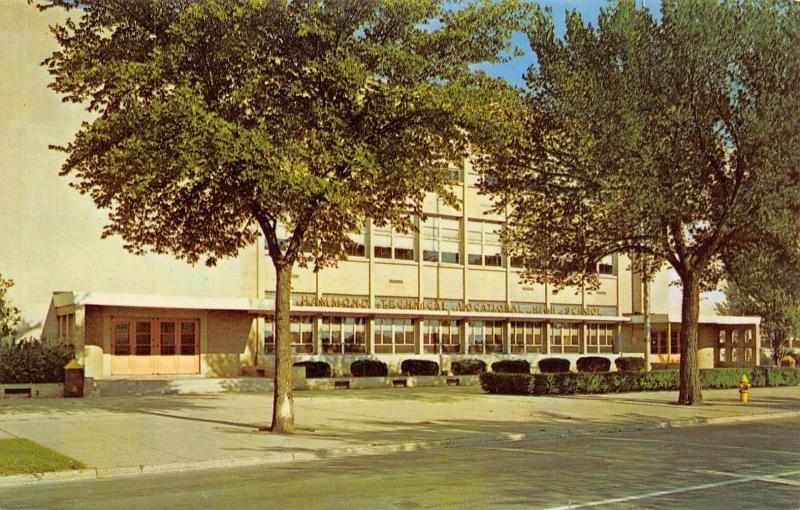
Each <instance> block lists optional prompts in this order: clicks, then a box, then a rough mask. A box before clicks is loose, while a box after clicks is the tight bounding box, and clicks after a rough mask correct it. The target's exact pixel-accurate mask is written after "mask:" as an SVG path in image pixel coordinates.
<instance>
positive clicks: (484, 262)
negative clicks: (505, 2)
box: [0, 1, 759, 378]
mask: <svg viewBox="0 0 800 510" xmlns="http://www.w3.org/2000/svg"><path fill="white" fill-rule="evenodd" d="M61 19H63V13H61V12H58V10H55V9H54V10H51V11H46V12H45V13H38V12H36V11H35V10H34V9H32V8H30V7H29V6H27V5H26V3H25V2H22V1H20V2H5V3H0V25H1V26H3V27H4V30H3V31H0V118H3V119H4V120H3V122H2V123H0V177H2V182H3V183H4V184H5V185H6V186H7V188H6V190H5V194H4V200H2V201H0V240H1V241H2V242H0V273H2V274H3V275H4V276H5V277H10V278H13V279H14V280H15V281H16V283H17V285H16V286H15V287H14V288H13V289H12V292H11V298H12V299H13V300H14V302H15V303H16V304H17V305H18V306H19V307H20V308H21V309H22V313H23V317H24V320H25V322H24V324H23V327H22V331H23V333H28V334H38V333H39V332H41V333H42V334H44V335H45V336H49V337H54V338H59V339H61V340H63V341H65V342H68V343H71V344H73V345H75V346H76V352H77V354H78V356H79V358H80V359H81V361H82V362H83V363H84V364H85V366H86V371H87V375H88V376H90V377H96V378H104V377H116V376H123V377H125V376H131V375H153V374H155V375H182V374H199V375H207V376H238V375H241V374H242V373H245V372H247V367H252V366H266V367H269V366H271V365H273V364H274V355H273V351H274V327H273V323H272V313H273V309H274V284H275V273H274V269H273V267H272V264H271V261H270V260H269V257H268V256H267V253H266V250H265V249H264V245H263V241H259V242H257V243H255V244H254V245H252V246H250V247H248V248H246V249H244V250H242V251H241V252H240V253H239V256H238V257H237V258H235V259H232V260H227V261H222V262H221V263H220V264H218V266H217V267H214V268H207V267H200V266H196V267H193V266H190V265H187V264H185V263H183V262H181V261H177V260H175V259H173V258H171V257H169V256H166V255H154V254H150V255H145V256H134V255H131V254H130V253H128V252H126V251H125V250H124V248H123V246H122V242H121V241H120V240H119V239H113V238H112V239H103V240H101V237H100V234H101V231H102V226H103V225H104V223H105V222H106V221H107V212H106V211H98V210H97V209H96V208H95V207H94V204H93V203H92V202H91V200H90V199H89V198H88V197H86V196H81V195H80V194H78V193H77V192H76V191H75V190H73V189H71V188H69V186H68V184H69V181H68V179H66V178H63V177H59V176H58V171H59V168H60V165H61V163H62V161H63V154H61V153H57V152H53V151H49V150H48V149H47V146H48V144H63V143H66V142H67V141H68V140H69V139H70V138H71V137H72V135H73V133H74V132H75V130H76V129H77V128H78V126H79V124H80V122H81V121H83V120H86V118H87V116H86V115H87V114H86V113H85V112H83V111H82V110H81V109H80V108H78V107H76V106H74V105H66V104H62V103H61V101H60V99H59V97H58V96H57V95H56V94H54V93H52V91H50V90H49V89H48V88H47V83H48V81H49V78H48V75H47V72H46V70H45V69H43V68H42V67H41V66H39V62H41V60H42V59H44V58H45V57H46V56H47V55H48V54H49V53H50V52H52V51H53V50H54V49H55V43H54V42H53V40H52V36H51V34H50V33H49V31H48V29H47V25H48V24H51V23H54V22H57V21H60V20H61ZM454 177H456V179H455V181H457V184H455V192H456V194H457V196H459V198H460V199H461V207H460V208H459V209H458V210H456V209H453V208H450V207H448V206H447V205H446V204H444V203H443V202H442V201H440V200H438V199H437V197H435V196H430V197H428V198H427V200H426V203H425V211H426V213H427V214H428V217H427V218H426V219H425V220H420V219H417V232H415V233H410V234H409V233H403V232H398V231H396V230H393V229H392V228H391V226H388V227H386V228H376V227H374V226H372V225H370V224H365V225H364V228H363V229H362V231H361V232H357V233H353V234H352V240H353V242H354V243H353V249H352V250H351V252H350V254H349V256H348V259H347V260H344V261H342V262H341V263H340V264H339V266H338V267H337V268H334V269H325V270H322V271H320V272H318V273H315V272H313V271H311V270H307V269H299V268H298V269H295V271H294V273H293V276H292V309H293V318H292V325H291V337H292V348H293V351H294V353H295V359H296V360H297V361H300V360H325V361H327V362H329V363H330V364H331V365H332V367H333V371H334V373H336V374H338V375H346V374H347V373H348V371H349V364H350V363H351V362H352V361H353V360H355V359H363V358H374V359H382V360H384V361H386V362H387V363H388V364H389V366H390V370H392V371H397V370H399V365H400V363H401V362H402V361H403V360H404V359H409V358H425V359H431V360H434V361H437V362H438V363H439V364H440V366H441V368H442V369H443V370H445V371H447V370H450V363H451V362H452V360H454V359H459V358H475V357H478V358H482V359H484V360H486V361H487V362H491V361H493V360H496V359H504V358H526V359H528V360H530V361H531V362H532V365H535V363H536V361H537V360H538V359H540V358H542V357H547V356H559V357H566V358H569V359H571V360H573V362H574V361H575V360H576V359H577V358H579V357H581V356H586V355H600V356H607V357H610V358H614V357H617V356H620V355H625V356H642V355H643V352H644V350H645V346H644V343H643V340H642V338H643V333H642V327H641V312H642V310H641V285H640V282H639V279H638V276H637V275H635V274H633V273H632V272H631V270H630V267H629V266H630V264H629V261H628V260H627V259H626V258H625V257H624V256H612V257H608V258H607V259H605V260H603V261H601V263H600V264H598V267H597V270H598V273H599V279H600V287H599V289H597V290H596V291H593V292H590V291H588V290H586V289H579V288H578V289H576V288H568V289H563V290H560V291H556V289H554V288H550V287H548V286H544V285H531V284H528V283H525V282H524V281H523V280H522V278H521V276H520V275H521V273H520V269H519V268H518V267H515V266H516V264H515V262H516V261H515V260H512V258H511V257H509V256H508V255H507V254H506V253H504V251H503V248H502V246H501V244H500V237H499V232H500V231H501V230H502V228H503V224H504V221H505V218H504V217H503V215H499V214H489V213H488V211H489V209H490V208H491V203H490V200H489V198H488V197H485V196H482V195H480V194H479V193H478V189H477V187H476V184H477V175H476V174H475V173H474V172H472V171H471V168H470V167H469V165H468V164H465V165H464V166H463V167H462V168H460V169H457V170H454ZM669 280H670V276H669V273H668V272H667V271H664V272H662V273H660V274H659V275H658V276H657V278H656V280H655V282H654V283H653V284H652V303H653V304H652V311H653V313H654V314H656V315H655V320H654V331H655V333H654V335H653V344H652V348H653V352H654V353H655V354H654V361H655V362H656V363H658V364H661V365H670V364H675V363H676V362H677V361H678V360H679V355H680V353H679V352H678V345H679V342H678V341H677V339H678V335H679V325H680V319H679V316H678V315H676V314H675V313H674V310H672V309H671V307H670V304H669V298H668V286H669ZM758 323H759V322H758V319H757V318H748V317H736V318H731V317H715V316H713V315H707V316H703V317H701V350H700V351H701V352H700V364H701V366H702V367H711V366H727V365H741V364H753V363H757V362H758V356H755V355H754V353H756V352H758V344H759V337H758Z"/></svg>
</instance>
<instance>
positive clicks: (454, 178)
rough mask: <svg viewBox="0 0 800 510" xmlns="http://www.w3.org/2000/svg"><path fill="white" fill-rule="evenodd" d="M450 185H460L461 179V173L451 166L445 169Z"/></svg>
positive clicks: (458, 169)
mask: <svg viewBox="0 0 800 510" xmlns="http://www.w3.org/2000/svg"><path fill="white" fill-rule="evenodd" d="M447 171H448V173H449V179H450V183H451V184H460V183H461V182H462V179H463V177H462V176H463V171H462V170H461V168H459V167H457V166H451V167H449V168H448V169H447Z"/></svg>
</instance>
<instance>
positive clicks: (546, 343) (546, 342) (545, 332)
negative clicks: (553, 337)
mask: <svg viewBox="0 0 800 510" xmlns="http://www.w3.org/2000/svg"><path fill="white" fill-rule="evenodd" d="M542 354H550V323H549V322H544V323H542Z"/></svg>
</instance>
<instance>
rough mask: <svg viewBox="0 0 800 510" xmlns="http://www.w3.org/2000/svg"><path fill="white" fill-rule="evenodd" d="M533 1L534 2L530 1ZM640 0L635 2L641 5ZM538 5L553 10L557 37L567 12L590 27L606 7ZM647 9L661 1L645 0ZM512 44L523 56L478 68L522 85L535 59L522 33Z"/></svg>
mask: <svg viewBox="0 0 800 510" xmlns="http://www.w3.org/2000/svg"><path fill="white" fill-rule="evenodd" d="M532 1H534V0H532ZM641 1H642V0H637V3H641ZM538 3H539V5H542V6H550V7H551V8H552V9H553V20H554V21H555V24H556V34H558V35H559V36H563V35H564V31H565V29H566V28H565V24H564V20H565V18H566V16H565V13H566V12H567V11H573V10H577V11H578V12H580V13H581V16H582V17H583V20H584V22H589V23H591V24H592V25H597V16H598V14H599V13H600V8H601V7H605V6H607V5H608V2H607V1H606V0H538ZM645 4H646V6H647V8H648V9H649V10H651V11H655V12H658V11H659V10H660V8H661V0H645ZM512 41H513V43H514V44H515V45H516V46H517V47H518V48H520V49H521V50H523V51H524V52H525V55H524V56H522V57H518V58H515V59H513V60H512V61H511V62H508V63H505V64H497V65H483V66H479V68H481V69H483V70H485V71H486V72H488V73H489V74H491V75H493V76H499V77H502V78H505V79H506V80H508V81H509V82H511V83H513V84H515V85H520V86H523V85H524V81H523V80H522V76H523V75H524V74H525V72H526V71H527V70H528V68H529V67H530V66H531V64H533V63H534V62H535V60H536V57H535V56H534V55H533V52H532V51H531V47H530V45H529V44H528V39H527V38H526V37H525V35H524V34H522V33H517V34H515V35H514V37H513V39H512Z"/></svg>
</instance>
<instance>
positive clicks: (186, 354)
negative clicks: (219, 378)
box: [111, 319, 200, 375]
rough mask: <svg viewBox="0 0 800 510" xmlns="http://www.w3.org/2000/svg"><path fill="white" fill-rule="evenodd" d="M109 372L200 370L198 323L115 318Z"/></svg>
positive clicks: (183, 372)
mask: <svg viewBox="0 0 800 510" xmlns="http://www.w3.org/2000/svg"><path fill="white" fill-rule="evenodd" d="M111 330H112V331H111V374H112V375H152V374H197V373H200V338H199V337H200V335H199V330H200V324H199V321H197V320H192V319H189V320H186V319H175V320H170V319H114V320H113V321H112V325H111Z"/></svg>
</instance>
